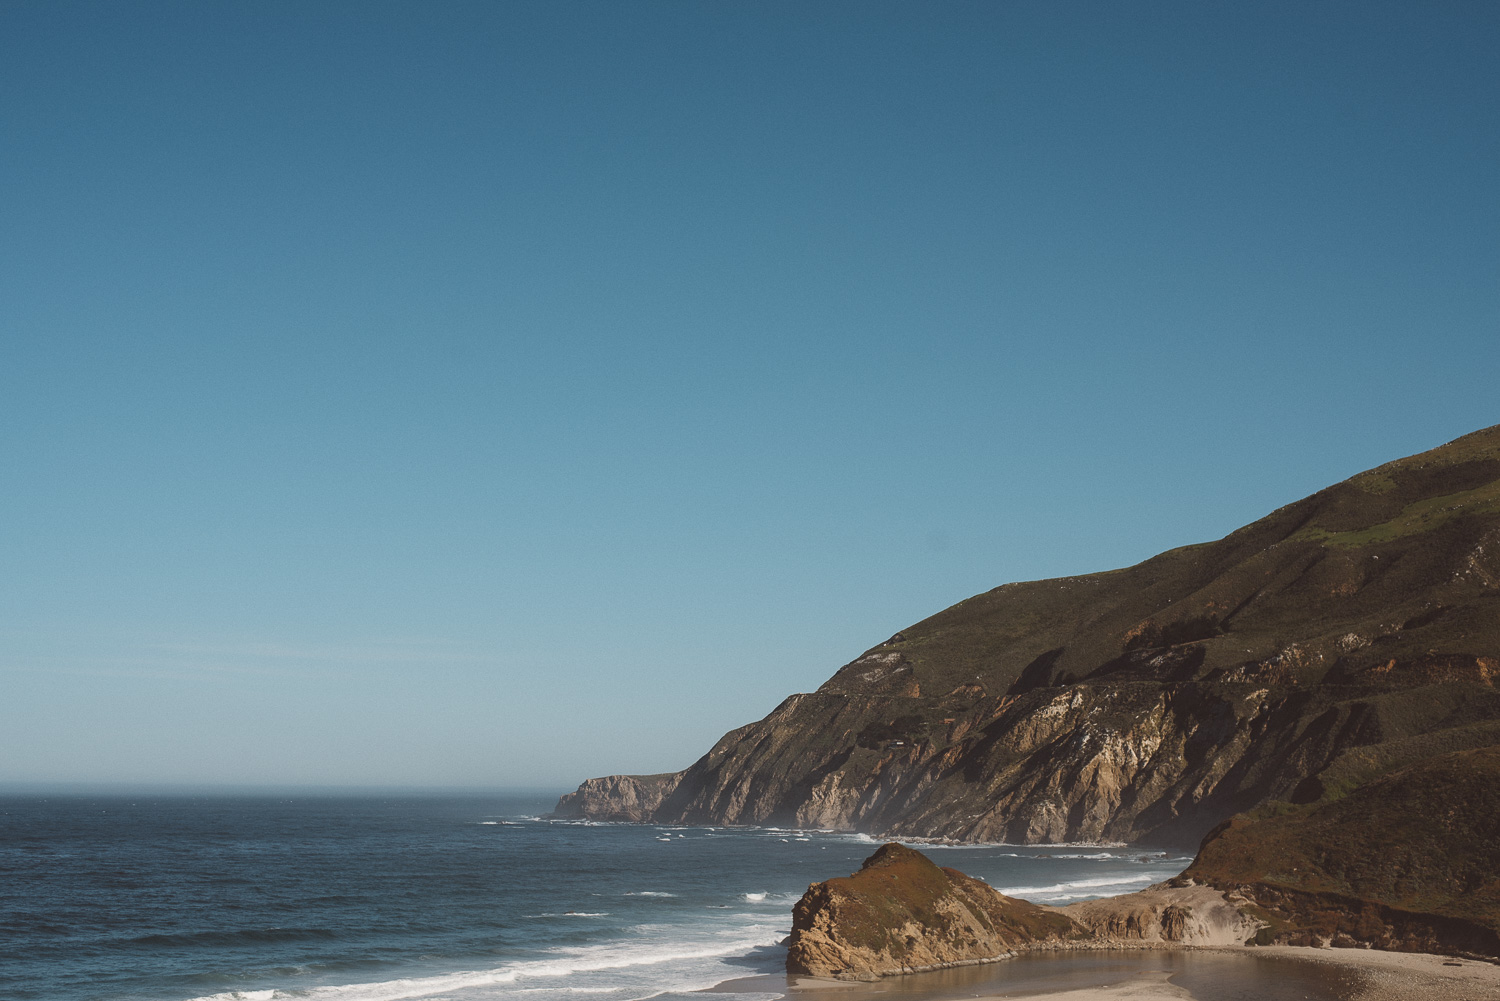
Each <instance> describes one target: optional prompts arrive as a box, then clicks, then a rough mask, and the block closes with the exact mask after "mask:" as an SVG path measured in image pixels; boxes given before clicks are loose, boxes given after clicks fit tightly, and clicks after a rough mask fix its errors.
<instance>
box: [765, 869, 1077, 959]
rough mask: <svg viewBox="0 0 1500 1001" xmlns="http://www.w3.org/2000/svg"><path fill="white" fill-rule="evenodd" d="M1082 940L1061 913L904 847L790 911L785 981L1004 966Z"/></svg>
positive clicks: (824, 886) (811, 893) (821, 887)
mask: <svg viewBox="0 0 1500 1001" xmlns="http://www.w3.org/2000/svg"><path fill="white" fill-rule="evenodd" d="M1081 935H1082V931H1081V930H1080V929H1079V928H1078V927H1077V926H1076V925H1075V924H1074V922H1073V921H1072V920H1071V919H1070V918H1068V917H1066V916H1064V915H1063V914H1061V913H1059V912H1057V911H1054V910H1051V909H1048V908H1043V907H1038V906H1036V905H1035V904H1030V903H1027V902H1026V901H1024V900H1016V899H1014V898H1012V897H1006V896H1003V895H1002V894H1000V893H998V892H996V891H995V890H994V889H992V888H991V887H990V886H989V885H988V884H986V883H985V882H983V881H982V880H978V879H974V878H972V877H970V876H965V875H964V874H963V873H961V872H959V871H958V870H956V869H946V868H939V867H938V866H936V865H934V864H933V863H932V861H931V860H929V859H928V858H927V857H926V856H925V855H923V854H921V853H920V852H917V851H914V850H912V849H910V848H907V847H906V846H904V845H900V844H894V843H893V844H888V845H884V846H882V847H881V848H880V849H879V850H877V851H876V852H875V854H873V855H871V856H870V857H869V858H868V859H866V860H865V863H864V865H863V866H862V867H861V868H860V870H859V872H856V873H854V874H853V875H851V876H845V877H840V878H837V879H830V880H827V881H826V882H822V883H814V884H813V885H812V886H810V887H808V889H807V892H806V893H805V894H803V896H802V899H801V900H799V901H798V902H797V905H796V907H794V908H793V909H792V935H791V939H790V940H789V942H788V949H787V972H789V973H801V974H807V975H810V976H818V977H835V978H838V979H843V980H873V979H875V978H877V977H880V976H884V975H887V974H891V973H908V972H912V971H915V970H926V969H936V968H939V967H943V966H954V965H961V964H966V963H974V962H984V961H987V960H994V959H999V958H1004V957H1006V956H1008V955H1011V954H1012V953H1014V952H1015V951H1017V950H1018V949H1023V948H1028V947H1030V946H1031V945H1032V944H1034V943H1036V942H1063V941H1066V940H1068V939H1070V938H1077V937H1080V936H1081Z"/></svg>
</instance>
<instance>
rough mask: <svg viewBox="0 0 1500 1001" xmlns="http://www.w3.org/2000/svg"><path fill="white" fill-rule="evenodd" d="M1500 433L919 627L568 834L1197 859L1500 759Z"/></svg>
mask: <svg viewBox="0 0 1500 1001" xmlns="http://www.w3.org/2000/svg"><path fill="white" fill-rule="evenodd" d="M1497 680H1500V427H1493V428H1489V429H1487V430H1484V431H1477V432H1475V433H1473V434H1470V435H1467V436H1465V437H1463V438H1459V439H1458V440H1456V441H1453V442H1450V443H1448V444H1447V445H1444V446H1442V447H1440V448H1435V449H1432V450H1431V451H1428V452H1424V453H1422V454H1420V455H1414V456H1411V457H1409V458H1406V459H1399V460H1397V461H1395V462H1391V463H1387V464H1386V465H1384V466H1380V467H1379V468H1376V469H1372V470H1369V471H1368V472H1365V473H1361V474H1359V475H1357V476H1354V477H1352V478H1350V479H1348V480H1346V481H1344V482H1342V483H1339V484H1336V485H1334V486H1331V487H1329V488H1327V489H1325V490H1322V491H1319V492H1318V493H1316V494H1314V495H1312V496H1310V497H1307V498H1304V499H1303V500H1300V501H1297V502H1296V503H1293V504H1289V505H1287V506H1286V507H1283V508H1280V509H1279V510H1276V511H1273V512H1272V513H1270V514H1269V515H1267V516H1266V517H1264V518H1262V519H1260V520H1259V521H1256V522H1254V523H1253V524H1250V525H1247V526H1245V527H1244V528H1241V529H1239V530H1238V531H1235V532H1232V533H1230V534H1229V535H1227V536H1225V537H1224V538H1222V539H1219V540H1217V541H1214V542H1208V543H1204V544H1201V545H1194V546H1185V547H1183V548H1181V549H1174V550H1171V551H1169V552H1165V553H1162V554H1160V555H1159V556H1156V557H1153V558H1152V559H1149V560H1146V561H1145V562H1143V563H1140V564H1138V565H1136V566H1133V567H1127V568H1124V569H1120V570H1112V571H1107V572H1102V573H1094V574H1087V575H1084V576H1079V577H1065V578H1059V579H1055V580H1042V581H1029V582H1024V583H1013V584H1006V585H1004V586H1002V587H998V588H996V589H994V590H992V591H988V592H986V593H984V594H979V595H975V596H974V597H972V598H968V599H966V600H964V601H961V602H959V603H958V604H956V605H954V606H952V607H951V608H948V609H946V610H944V611H941V612H939V613H937V614H936V615H933V616H931V617H930V618H927V619H925V620H923V621H921V622H918V623H916V624H914V625H911V626H907V627H905V628H904V629H902V630H901V631H900V632H898V633H897V634H896V635H894V636H892V637H891V638H890V639H889V640H887V641H885V642H884V643H881V644H879V645H877V646H875V647H873V648H872V649H870V650H868V651H866V652H865V653H864V654H861V655H860V656H858V657H856V658H855V659H854V660H853V661H852V662H851V663H849V664H847V665H846V666H844V667H843V668H841V669H839V670H838V671H837V672H836V673H835V674H834V675H833V676H832V677H831V678H829V679H828V680H827V681H826V682H825V683H824V684H823V685H822V686H821V687H820V688H818V690H817V691H816V692H812V693H807V694H800V695H793V696H791V697H790V698H788V699H787V700H786V701H785V702H783V703H782V704H781V705H780V706H778V707H777V708H776V709H775V710H774V711H773V712H772V713H771V714H770V715H768V716H766V717H765V718H764V719H762V720H760V721H759V722H756V723H751V724H749V725H747V726H744V727H741V728H739V729H737V730H734V731H732V732H730V733H728V734H726V735H725V736H724V737H723V738H722V739H720V740H719V742H718V743H717V744H715V745H714V747H713V748H711V749H710V750H709V752H708V753H707V754H705V755H704V756H703V757H702V758H700V759H699V760H698V761H697V762H696V763H694V764H693V765H691V766H690V767H689V768H687V769H686V770H684V771H682V772H679V773H675V774H673V775H667V776H644V777H631V776H614V777H611V778H607V779H591V780H590V781H589V782H586V783H584V785H583V786H581V787H580V788H579V790H578V792H576V793H573V794H570V795H568V796H565V797H563V800H562V802H560V803H559V804H558V807H557V815H558V816H577V817H588V818H594V819H616V820H644V821H649V822H654V823H687V824H715V825H719V824H768V825H777V826H785V827H811V828H833V829H838V830H856V831H865V832H868V833H872V834H879V835H883V836H886V837H931V838H947V839H952V840H956V841H1006V842H1011V843H1034V842H1043V841H1093V842H1099V841H1124V842H1149V843H1155V844H1176V845H1182V846H1187V845H1190V844H1191V845H1196V844H1197V843H1199V841H1200V840H1201V839H1202V837H1203V836H1204V834H1206V833H1207V832H1208V831H1209V830H1211V829H1212V828H1214V827H1215V826H1216V825H1218V824H1220V823H1222V822H1223V821H1224V820H1226V819H1227V818H1229V817H1231V816H1233V815H1234V814H1237V813H1242V812H1245V811H1249V810H1253V809H1255V808H1257V807H1259V806H1261V805H1263V804H1266V803H1269V802H1273V801H1282V802H1288V803H1292V804H1298V805H1309V804H1313V803H1317V802H1318V801H1320V800H1321V799H1322V798H1324V797H1325V796H1326V795H1336V794H1338V793H1339V791H1340V790H1344V789H1347V788H1352V787H1353V786H1354V785H1358V784H1362V783H1364V782H1366V781H1369V780H1370V779H1371V778H1372V777H1378V776H1379V775H1380V774H1384V773H1387V772H1389V771H1391V770H1392V769H1396V768H1401V767H1405V766H1406V765H1409V764H1412V763H1415V762H1417V761H1420V760H1423V759H1426V758H1430V757H1432V756H1434V755H1439V754H1447V753H1450V752H1453V751H1459V750H1464V749H1469V748H1480V747H1489V746H1495V745H1500V690H1497V687H1496V682H1497Z"/></svg>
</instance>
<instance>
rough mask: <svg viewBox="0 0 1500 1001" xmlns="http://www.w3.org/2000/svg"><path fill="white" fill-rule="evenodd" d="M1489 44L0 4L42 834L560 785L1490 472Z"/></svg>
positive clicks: (1487, 11)
mask: <svg viewBox="0 0 1500 1001" xmlns="http://www.w3.org/2000/svg"><path fill="white" fill-rule="evenodd" d="M1497 46H1500V8H1497V7H1496V6H1494V5H1492V4H1487V3H1478V2H1476V3H1458V4H1444V3H1424V4H1382V3H1364V2H1361V3H1321V4H1302V3H1295V4H1254V5H1249V4H1241V5H1227V4H1222V5H1221V4H1214V5H1209V4H1200V3H1183V4H1176V3H1142V4H1129V5H1125V4H1115V3H1100V4H1079V3H1052V2H1045V3H1043V2H1036V3H1021V2H1017V3H992V4H963V3H946V4H880V3H866V2H861V3H827V4H813V5H805V4H773V3H756V4H720V3H635V4H614V3H602V2H601V3H590V4H576V3H575V4H531V5H522V4H491V3H445V4H439V3H431V4H417V3H409V4H381V3H324V4H317V5H307V4H293V3H284V4H275V3H255V4H250V3H240V4H201V3H189V4H172V3H150V4H145V3H140V4H103V3H85V4H69V3H54V2H48V3H31V2H21V3H9V4H6V5H5V6H4V7H0V89H3V95H4V100H3V101H0V131H3V136H4V139H3V155H0V255H3V256H0V339H3V340H0V470H3V473H0V475H3V478H4V479H3V482H4V489H3V490H0V568H3V572H0V691H3V693H4V697H3V698H0V782H69V781H72V782H101V783H108V782H134V783H152V782H169V783H170V782H185V783H200V784H202V783H268V784H277V785H296V784H344V785H348V784H353V785H359V784H370V785H445V786H457V785H472V786H506V785H509V786H518V785H530V786H559V787H561V786H567V785H571V784H573V783H575V782H577V781H578V780H580V779H582V778H585V777H587V776H590V775H595V774H603V773H607V772H613V771H647V772H649V771H662V770H669V769H675V768H680V767H683V766H685V765H687V764H689V763H690V762H691V761H692V760H693V759H694V758H695V757H697V755H698V754H700V753H702V751H704V750H706V749H707V747H708V746H709V745H710V744H711V743H712V742H713V740H715V739H716V738H717V737H718V736H719V735H720V734H721V733H722V732H724V731H725V730H727V729H729V728H731V727H733V726H737V725H740V724H742V723H745V722H748V721H750V720H752V719H755V718H758V717H759V716H761V715H763V714H764V713H766V712H767V711H769V710H770V709H771V708H772V707H774V706H775V704H776V703H777V702H779V701H780V700H781V698H783V697H784V696H785V695H787V694H790V693H791V692H794V691H806V690H810V689H812V688H814V687H816V686H817V685H818V684H820V683H821V682H822V681H823V680H824V679H825V678H826V677H827V676H828V675H829V674H831V673H832V672H833V670H835V669H836V668H837V667H838V666H839V665H840V664H842V663H844V662H846V661H848V660H850V659H852V658H853V657H854V656H856V655H857V654H858V653H860V652H861V651H862V650H863V649H865V648H866V647H868V646H870V645H873V644H874V643H877V642H879V641H880V640H882V639H884V638H885V637H886V636H888V635H890V634H891V633H893V632H895V631H896V630H897V629H899V628H901V627H903V626H905V625H907V624H909V623H911V622H913V621H916V620H918V619H921V618H923V617H925V616H927V615H929V614H931V613H933V612H935V611H937V610H939V609H941V608H943V607H945V606H946V605H949V604H951V603H953V602H954V601H957V600H959V599H961V598H964V597H966V596H968V595H970V594H973V593H976V592H978V591H983V590H986V589H988V588H990V587H994V586H996V585H998V584H1001V583H1004V582H1006V581H1010V580H1020V579H1033V578H1040V577H1051V576H1059V575H1065V574H1073V573H1080V572H1085V571H1089V570H1096V569H1105V568H1110V567H1115V566H1121V565H1127V564H1130V563H1134V562H1137V561H1139V560H1141V559H1144V558H1146V557H1148V556H1150V555H1152V554H1154V553H1156V552H1158V551H1160V550H1163V549H1166V548H1170V547H1173V546H1177V545H1182V544H1186V543H1191V542H1199V541H1203V540H1206V539H1211V538H1217V537H1219V536H1221V535H1223V534H1225V533H1227V532H1229V531H1231V530H1233V529H1234V528H1236V527H1238V526H1239V525H1241V524H1243V523H1245V522H1248V521H1251V520H1253V519H1255V518H1257V517H1259V516H1261V515H1263V514H1265V513H1267V512H1268V511H1270V510H1272V509H1273V508H1275V507H1278V506H1280V505H1281V504H1284V503H1287V502H1290V501H1292V500H1295V499H1297V498H1298V497H1301V496H1303V495H1305V494H1307V493H1310V492H1312V491H1313V490H1316V489H1318V488H1320V487H1322V486H1324V485H1326V484H1328V483H1331V482H1333V481H1336V480H1338V479H1341V478H1343V477H1345V476H1347V475H1349V474H1352V473H1354V472H1356V471H1358V470H1360V469H1363V468H1367V467H1369V466H1372V465H1376V464H1378V463H1380V462H1383V461H1386V460H1388V459H1392V458H1395V457H1397V456H1400V455H1404V454H1409V453H1411V452H1415V451H1419V450H1422V449H1424V448H1429V447H1432V446H1434V445H1437V444H1440V443H1442V442H1444V441H1447V440H1449V439H1451V438H1453V437H1456V436H1458V435H1460V434H1463V433H1465V432H1468V431H1471V430H1474V429H1476V428H1479V427H1483V426H1487V425H1490V424H1494V423H1497V422H1500V406H1497V403H1496V400H1497V396H1496V390H1495V387H1496V375H1497V373H1500V334H1497V320H1500V289H1497V277H1500V268H1497V263H1500V253H1497V241H1496V234H1497V233H1500V210H1497V192H1500V127H1497V125H1500V122H1497V107H1500V75H1497V74H1496V73H1495V72H1494V63H1493V57H1494V52H1495V51H1496V48H1497Z"/></svg>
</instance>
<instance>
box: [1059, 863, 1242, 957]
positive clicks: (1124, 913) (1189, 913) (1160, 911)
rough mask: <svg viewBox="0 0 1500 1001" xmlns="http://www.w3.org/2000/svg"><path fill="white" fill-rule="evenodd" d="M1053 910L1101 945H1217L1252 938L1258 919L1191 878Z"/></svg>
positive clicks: (1237, 900) (1235, 901)
mask: <svg viewBox="0 0 1500 1001" xmlns="http://www.w3.org/2000/svg"><path fill="white" fill-rule="evenodd" d="M1177 884H1178V885H1175V886H1166V885H1163V886H1153V887H1151V888H1150V889H1147V890H1141V891H1139V892H1137V893H1126V894H1122V895H1120V896H1118V897H1104V898H1102V899H1099V900H1084V901H1080V902H1078V903H1076V904H1069V905H1067V906H1066V907H1062V908H1058V910H1059V911H1061V913H1063V914H1066V915H1067V916H1068V917H1069V918H1071V919H1072V920H1073V921H1074V923H1076V924H1077V925H1078V926H1079V927H1080V928H1082V929H1084V930H1085V931H1087V933H1088V936H1089V938H1090V939H1091V940H1092V941H1094V942H1095V943H1096V944H1099V945H1101V946H1109V945H1118V946H1142V945H1144V946H1162V947H1175V946H1204V947H1215V948H1223V947H1228V946H1237V945H1244V944H1245V943H1246V942H1249V941H1250V940H1252V939H1254V938H1255V936H1256V935H1257V934H1258V933H1259V932H1260V929H1261V927H1262V926H1263V924H1264V922H1262V921H1259V920H1257V919H1256V918H1254V917H1252V916H1251V915H1250V914H1249V913H1247V911H1246V909H1245V905H1246V903H1247V902H1246V901H1245V900H1244V899H1243V898H1238V897H1230V896H1229V895H1227V894H1226V893H1224V892H1223V891H1221V890H1218V889H1216V888H1214V887H1211V886H1207V885H1203V884H1197V883H1194V882H1193V881H1192V880H1178V881H1177Z"/></svg>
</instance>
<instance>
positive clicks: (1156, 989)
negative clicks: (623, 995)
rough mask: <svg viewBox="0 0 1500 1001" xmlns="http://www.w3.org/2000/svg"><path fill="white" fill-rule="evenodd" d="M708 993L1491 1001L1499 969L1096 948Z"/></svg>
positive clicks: (800, 1000)
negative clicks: (868, 979)
mask: <svg viewBox="0 0 1500 1001" xmlns="http://www.w3.org/2000/svg"><path fill="white" fill-rule="evenodd" d="M714 990H715V991H732V992H736V993H739V992H752V991H753V992H765V993H780V994H783V995H784V996H786V997H787V998H789V999H790V1001H974V999H981V1001H1001V999H1004V1001H1027V999H1036V1001H1041V999H1046V1001H1398V999H1399V1001H1500V965H1495V964H1492V963H1486V962H1476V961H1473V960H1466V959H1465V960H1457V959H1453V958H1451V957H1448V956H1429V955H1419V954H1413V953H1396V952H1379V951H1376V950H1368V949H1311V948H1292V947H1289V946H1272V947H1257V948H1253V949H1252V948H1243V947H1240V948H1213V949H1170V950H1169V949H1137V950H1104V949H1100V950H1079V951H1068V952H1055V953H1032V954H1028V955H1023V956H1018V957H1016V958H1015V959H1011V960H1005V961H1002V962H998V963H986V964H983V965H980V966H968V967H960V968H957V969H952V970H937V971H933V972H930V973H918V974H909V975H904V976H894V977H885V978H883V979H881V980H878V981H875V982H873V983H849V982H843V981H836V980H818V979H813V978H807V977H786V976H765V977H750V978H746V979H744V980H735V981H730V982H729V983H726V984H722V985H720V986H719V987H718V988H715V989H714Z"/></svg>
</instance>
